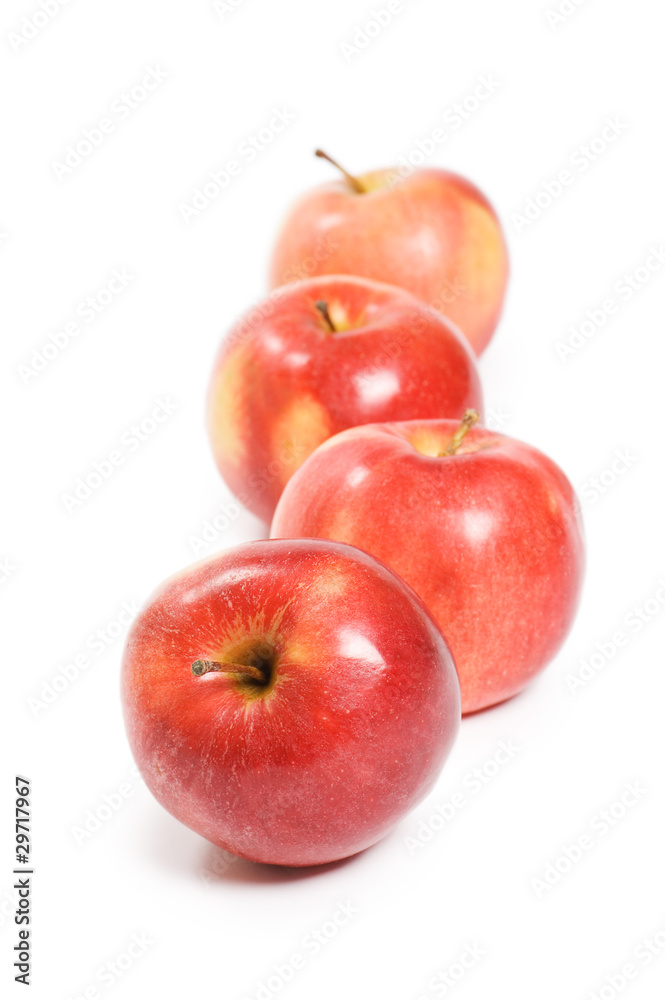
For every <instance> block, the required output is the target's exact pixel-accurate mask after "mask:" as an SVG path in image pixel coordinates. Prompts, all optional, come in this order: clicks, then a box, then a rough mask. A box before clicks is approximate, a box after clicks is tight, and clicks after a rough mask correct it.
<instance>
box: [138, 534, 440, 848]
mask: <svg viewBox="0 0 665 1000" xmlns="http://www.w3.org/2000/svg"><path fill="white" fill-rule="evenodd" d="M122 697H123V704H124V713H125V721H126V726H127V732H128V735H129V741H130V744H131V747H132V751H133V754H134V757H135V759H136V762H137V764H138V766H139V768H140V771H141V774H142V775H143V777H144V779H145V781H146V784H147V785H148V787H149V788H150V790H151V791H152V793H153V795H154V796H155V797H156V798H157V800H158V801H159V802H160V803H161V804H162V805H163V806H164V807H165V808H166V809H168V810H169V812H171V813H172V814H173V815H174V816H175V817H177V818H178V819H179V820H181V821H182V822H183V823H185V824H186V825H187V826H189V827H191V828H192V829H193V830H196V831H197V832H198V833H200V834H201V835H202V836H203V837H206V838H207V839H208V840H210V841H212V842H213V843H214V844H218V845H219V846H220V847H222V848H224V849H225V850H227V851H231V852H232V853H234V854H237V855H240V856H242V857H245V858H249V859H251V860H254V861H262V862H267V863H270V864H277V865H288V866H300V865H315V864H323V863H326V862H330V861H335V860H337V859H340V858H344V857H348V856H349V855H352V854H355V853H356V852H358V851H362V850H363V849H364V848H366V847H369V846H370V845H371V844H374V843H376V841H378V840H379V839H380V838H381V837H383V836H384V834H386V833H387V832H388V830H389V829H390V828H391V826H392V825H393V824H394V823H395V822H397V820H399V819H400V817H402V816H403V815H404V814H405V813H406V812H407V811H408V810H409V809H411V807H412V806H414V805H415V804H416V803H417V802H418V801H419V800H420V799H421V798H422V797H423V796H424V795H425V794H426V792H427V791H428V790H429V789H430V788H431V787H432V785H433V783H434V781H435V779H436V777H437V775H438V773H439V771H440V769H441V767H442V765H443V763H444V761H445V758H446V756H447V755H448V752H449V750H450V748H451V745H452V743H453V740H454V737H455V735H456V732H457V728H458V725H459V715H460V693H459V683H458V680H457V674H456V672H455V667H454V663H453V659H452V656H451V654H450V651H449V649H448V647H447V645H446V643H445V640H444V639H443V637H442V635H441V632H440V631H439V629H438V627H437V625H436V623H435V622H434V620H433V619H432V617H431V615H430V614H429V612H428V611H427V609H426V608H425V607H424V605H423V604H422V602H421V601H420V599H419V598H418V597H417V596H416V595H415V594H414V593H413V591H412V590H411V588H410V587H409V586H408V585H407V584H405V583H404V581H403V580H401V579H399V577H397V576H396V575H395V574H394V573H393V572H392V571H391V570H389V569H388V568H387V567H386V566H383V565H382V564H381V563H379V562H377V561H376V560H375V559H373V558H372V557H371V556H369V555H367V554H366V553H364V552H361V551H359V550H358V549H355V548H352V547H351V546H348V545H340V544H338V543H334V542H328V541H319V540H307V539H300V540H296V541H273V542H270V541H267V542H252V543H249V544H247V545H243V546H240V547H238V548H236V549H233V550H231V551H228V552H225V553H223V554H222V555H219V556H216V557H215V558H213V559H210V560H208V561H205V562H202V563H199V564H197V565H195V566H192V567H190V568H188V569H186V570H184V571H183V572H181V573H180V574H178V575H177V576H175V577H173V578H172V579H170V580H168V581H167V582H166V583H165V584H164V585H163V586H162V587H161V588H160V589H159V590H158V591H157V592H156V593H155V594H154V595H153V596H152V598H151V599H150V601H149V602H148V604H147V605H146V607H145V608H144V609H143V611H142V612H141V614H140V615H139V617H138V619H137V621H136V622H135V624H134V626H133V628H132V631H131V633H130V636H129V638H128V641H127V646H126V649H125V655H124V662H123V677H122Z"/></svg>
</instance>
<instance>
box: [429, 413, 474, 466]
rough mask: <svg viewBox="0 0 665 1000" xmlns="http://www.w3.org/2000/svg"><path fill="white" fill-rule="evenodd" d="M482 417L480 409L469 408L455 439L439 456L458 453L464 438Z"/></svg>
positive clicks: (454, 436) (455, 434)
mask: <svg viewBox="0 0 665 1000" xmlns="http://www.w3.org/2000/svg"><path fill="white" fill-rule="evenodd" d="M479 419H480V417H479V415H478V410H467V411H466V413H465V414H464V416H463V417H462V421H461V423H460V425H459V427H458V428H457V430H456V431H455V433H454V435H453V439H452V441H451V442H450V444H449V445H448V447H447V448H446V449H445V451H442V452H441V453H440V454H439V458H444V457H445V456H446V455H456V454H457V451H458V449H459V446H460V445H461V443H462V441H463V440H464V438H465V437H466V436H467V434H468V433H469V431H470V430H471V428H472V427H473V425H474V424H476V423H477V422H478V420H479Z"/></svg>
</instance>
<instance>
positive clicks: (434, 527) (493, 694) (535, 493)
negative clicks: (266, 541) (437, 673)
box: [272, 413, 584, 713]
mask: <svg viewBox="0 0 665 1000" xmlns="http://www.w3.org/2000/svg"><path fill="white" fill-rule="evenodd" d="M474 419H475V418H474V415H473V414H472V413H470V414H468V415H467V416H466V417H465V419H464V420H463V421H462V423H461V424H458V423H457V422H456V421H450V420H430V421H409V422H404V423H392V424H385V425H376V424H375V425H370V426H365V427H357V428H355V429H352V430H348V431H345V432H343V433H341V434H338V435H337V436H336V437H334V438H331V439H330V440H329V441H327V442H325V444H323V445H322V446H321V447H320V448H318V449H317V451H315V452H314V454H313V455H311V456H310V458H309V459H308V460H307V462H306V463H305V464H304V465H303V466H302V468H301V469H300V470H299V471H298V472H297V473H296V474H295V476H294V477H293V479H292V480H291V481H290V483H289V484H288V485H287V487H286V489H285V491H284V494H283V496H282V498H281V500H280V502H279V504H278V506H277V510H276V512H275V518H274V521H273V525H272V536H273V537H275V538H284V537H295V536H309V537H319V538H331V539H337V540H339V541H342V542H349V543H351V544H353V545H358V546H361V547H362V548H363V549H365V550H366V551H367V552H371V553H372V554H373V555H375V556H377V557H378V558H379V559H381V560H383V562H385V563H387V565H389V566H390V567H392V569H394V570H395V571H396V572H397V573H399V574H400V576H402V577H403V578H404V579H405V580H406V581H407V582H408V583H410V584H411V586H412V587H413V589H414V590H415V591H416V592H417V593H418V594H419V595H420V597H421V598H422V599H423V601H424V602H425V604H426V605H427V607H428V608H429V609H430V611H431V612H432V614H433V615H434V617H435V618H436V620H437V621H438V623H439V626H440V628H441V631H442V632H443V634H444V635H445V637H446V639H447V641H448V643H449V645H450V648H451V649H452V652H453V656H454V657H455V663H456V666H457V670H458V673H459V678H460V685H461V689H462V711H463V712H465V713H466V712H473V711H476V710H478V709H481V708H486V707H487V706H489V705H493V704H495V703H497V702H500V701H503V700H505V699H506V698H510V697H511V696H512V695H514V694H517V692H518V691H520V690H522V688H524V687H525V685H526V684H527V683H528V682H529V681H530V680H531V679H532V678H533V677H534V676H535V675H536V674H537V673H538V672H539V671H540V670H542V668H543V667H544V666H545V665H546V664H547V663H548V661H549V660H550V659H551V658H552V657H553V656H554V654H555V653H556V651H557V650H558V648H559V647H560V645H561V643H562V642H563V640H564V638H565V636H566V634H567V632H568V630H569V628H570V625H571V623H572V620H573V617H574V615H575V610H576V607H577V603H578V597H579V593H580V587H581V582H582V576H583V567H584V544H583V533H582V524H581V517H580V509H579V504H578V501H577V499H576V496H575V493H574V491H573V489H572V487H571V485H570V483H569V481H568V479H567V478H566V476H565V475H564V473H563V472H562V471H561V469H559V468H558V466H557V465H555V464H554V462H552V461H551V460H550V459H549V458H547V457H546V456H545V455H543V454H542V453H541V452H539V451H537V450H536V449H535V448H532V447H530V446H529V445H527V444H524V443H522V442H520V441H516V440H513V439H511V438H509V437H506V436H505V435H502V434H498V433H495V432H493V431H491V430H487V429H485V428H482V427H472V426H471V425H472V424H473V421H474Z"/></svg>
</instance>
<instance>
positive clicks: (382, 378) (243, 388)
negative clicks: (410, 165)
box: [208, 277, 482, 522]
mask: <svg viewBox="0 0 665 1000" xmlns="http://www.w3.org/2000/svg"><path fill="white" fill-rule="evenodd" d="M470 406H472V407H476V408H477V409H480V408H481V406H482V398H481V388H480V380H479V377H478V372H477V369H476V365H475V362H474V358H473V354H472V352H471V350H470V349H469V346H468V344H467V343H466V342H465V341H464V338H463V337H462V336H461V335H460V334H459V332H458V331H457V330H455V329H454V327H453V326H452V325H451V324H450V323H449V322H448V321H447V320H446V319H444V317H443V316H441V315H440V314H439V313H437V312H435V311H434V310H433V309H429V308H427V307H426V306H425V305H423V303H422V302H419V301H418V300H417V299H416V298H414V297H413V296H412V295H410V294H409V293H408V292H405V291H403V290H402V289H399V288H393V287H390V286H388V285H381V284H378V283H376V282H371V281H367V280H365V279H362V278H353V277H324V278H313V279H310V280H307V281H303V282H300V283H298V284H294V285H289V286H287V287H285V288H283V289H280V290H279V292H278V293H273V296H272V297H271V298H269V299H268V300H266V302H265V303H262V304H261V305H259V306H257V307H256V308H255V309H254V310H252V311H251V312H250V313H248V314H247V316H245V317H244V318H243V319H241V320H240V321H239V323H238V324H237V325H236V326H235V327H234V329H233V330H232V331H231V333H230V334H229V336H228V337H227V338H226V339H225V341H224V342H223V344H222V347H221V350H220V352H219V355H218V358H217V361H216V363H215V367H214V371H213V375H212V380H211V384H210V390H209V394H208V429H209V434H210V440H211V443H212V448H213V452H214V455H215V459H216V462H217V465H218V468H219V470H220V472H221V474H222V476H223V478H224V479H225V481H226V483H227V484H228V486H229V487H230V489H231V490H232V491H233V492H234V493H235V494H236V496H238V497H239V499H240V500H241V501H242V502H243V503H244V504H245V505H246V506H247V507H249V509H250V510H251V511H252V512H253V513H255V514H257V515H258V516H259V517H261V518H263V519H264V520H265V521H268V522H269V521H270V519H271V517H272V515H273V513H274V510H275V505H276V503H277V501H278V499H279V497H280V495H281V493H282V490H283V488H284V486H285V485H286V483H287V482H288V480H289V479H290V477H291V476H292V475H293V473H294V472H295V470H296V469H297V468H299V466H300V465H302V463H303V462H304V461H305V459H306V458H307V457H308V455H310V454H311V453H312V452H313V451H314V449H315V448H316V447H317V446H318V445H319V444H321V443H322V442H323V441H325V440H326V439H327V438H329V437H331V436H332V435H333V434H336V433H338V432H339V431H341V430H345V429H346V428H348V427H355V426H357V425H358V424H365V423H371V422H377V421H379V422H381V421H386V420H406V419H412V418H419V419H426V418H430V417H461V416H462V414H463V413H464V410H465V409H466V408H467V407H470Z"/></svg>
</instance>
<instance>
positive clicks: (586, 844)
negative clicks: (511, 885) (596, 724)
mask: <svg viewBox="0 0 665 1000" xmlns="http://www.w3.org/2000/svg"><path fill="white" fill-rule="evenodd" d="M648 794H649V789H648V788H646V787H645V786H644V785H642V783H641V782H640V781H629V782H627V783H626V784H625V785H624V788H623V789H622V791H621V793H620V795H618V797H617V798H616V799H615V800H614V801H613V802H611V803H610V805H609V806H607V807H606V808H605V809H600V810H599V811H598V812H597V813H594V815H593V816H592V817H591V819H590V820H589V822H588V824H587V829H585V831H584V832H583V833H581V834H580V836H579V837H577V838H576V839H575V840H574V841H573V842H572V843H571V844H566V845H564V846H563V847H562V848H561V849H560V851H559V854H558V855H557V856H556V858H555V859H554V860H553V861H548V862H547V864H546V865H545V867H544V868H543V870H542V872H541V874H540V875H539V876H534V877H533V878H531V879H529V884H530V886H531V888H532V889H533V891H534V893H535V894H536V896H537V897H538V899H542V897H543V896H544V895H545V893H548V892H550V891H551V890H552V889H553V888H554V886H555V885H558V884H559V882H561V879H562V878H564V876H566V875H567V874H568V873H569V872H571V871H572V870H573V868H574V867H575V866H576V865H578V864H579V863H580V861H581V860H582V858H584V857H585V856H586V854H587V853H588V852H589V851H591V850H593V848H594V847H596V846H597V845H598V842H599V841H600V840H602V839H603V838H604V837H606V836H607V834H608V833H610V832H611V831H612V830H613V829H615V828H616V826H617V824H618V823H621V821H622V820H623V819H625V818H626V816H627V815H628V814H629V813H630V811H631V810H632V809H634V808H635V806H636V805H637V804H638V802H641V801H642V800H643V799H644V798H645V796H647V795H648ZM588 831H590V832H588Z"/></svg>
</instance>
